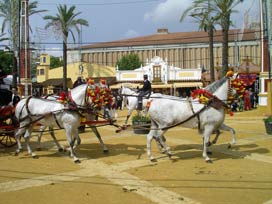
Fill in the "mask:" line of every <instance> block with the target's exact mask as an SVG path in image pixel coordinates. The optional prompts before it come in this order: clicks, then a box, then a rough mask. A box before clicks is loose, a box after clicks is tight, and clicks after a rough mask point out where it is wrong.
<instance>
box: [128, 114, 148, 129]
mask: <svg viewBox="0 0 272 204" xmlns="http://www.w3.org/2000/svg"><path fill="white" fill-rule="evenodd" d="M132 125H133V130H134V133H135V134H147V133H148V132H149V128H150V126H151V124H150V118H149V117H148V116H147V115H146V116H145V115H142V114H136V115H134V116H133V117H132Z"/></svg>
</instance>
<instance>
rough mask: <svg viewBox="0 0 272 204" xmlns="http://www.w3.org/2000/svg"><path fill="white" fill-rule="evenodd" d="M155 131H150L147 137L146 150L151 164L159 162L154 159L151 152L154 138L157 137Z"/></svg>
mask: <svg viewBox="0 0 272 204" xmlns="http://www.w3.org/2000/svg"><path fill="white" fill-rule="evenodd" d="M153 132H154V130H150V131H149V133H148V134H147V136H146V150H147V156H148V158H149V159H150V161H151V162H156V161H157V160H156V159H155V158H154V157H153V155H152V152H151V142H152V139H153V137H154V136H155V135H154V134H153Z"/></svg>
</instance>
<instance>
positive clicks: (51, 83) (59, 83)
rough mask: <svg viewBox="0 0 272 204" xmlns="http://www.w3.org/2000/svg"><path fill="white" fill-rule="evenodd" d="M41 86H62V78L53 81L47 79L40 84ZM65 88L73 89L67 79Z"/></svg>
mask: <svg viewBox="0 0 272 204" xmlns="http://www.w3.org/2000/svg"><path fill="white" fill-rule="evenodd" d="M41 84H42V85H43V86H45V87H48V86H61V87H62V86H63V78H55V79H47V80H46V81H44V82H42V83H41ZM67 86H68V88H72V87H73V83H72V80H71V78H67Z"/></svg>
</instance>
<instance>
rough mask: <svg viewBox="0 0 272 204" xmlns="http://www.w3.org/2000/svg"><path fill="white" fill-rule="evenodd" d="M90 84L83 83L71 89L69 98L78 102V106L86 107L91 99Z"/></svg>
mask: <svg viewBox="0 0 272 204" xmlns="http://www.w3.org/2000/svg"><path fill="white" fill-rule="evenodd" d="M88 87H89V84H81V85H79V86H77V87H75V88H73V89H71V91H70V94H69V98H70V100H71V101H72V102H73V103H75V104H76V106H79V107H80V106H81V107H85V106H87V105H89V103H90V100H89V99H88V94H87V90H88Z"/></svg>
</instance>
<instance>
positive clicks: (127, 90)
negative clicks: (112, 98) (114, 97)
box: [119, 84, 137, 96]
mask: <svg viewBox="0 0 272 204" xmlns="http://www.w3.org/2000/svg"><path fill="white" fill-rule="evenodd" d="M119 93H120V95H123V96H126V95H127V96H129V95H135V94H136V93H137V91H136V90H134V89H132V88H130V87H128V86H126V85H125V84H122V85H121V88H120V89H119Z"/></svg>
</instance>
